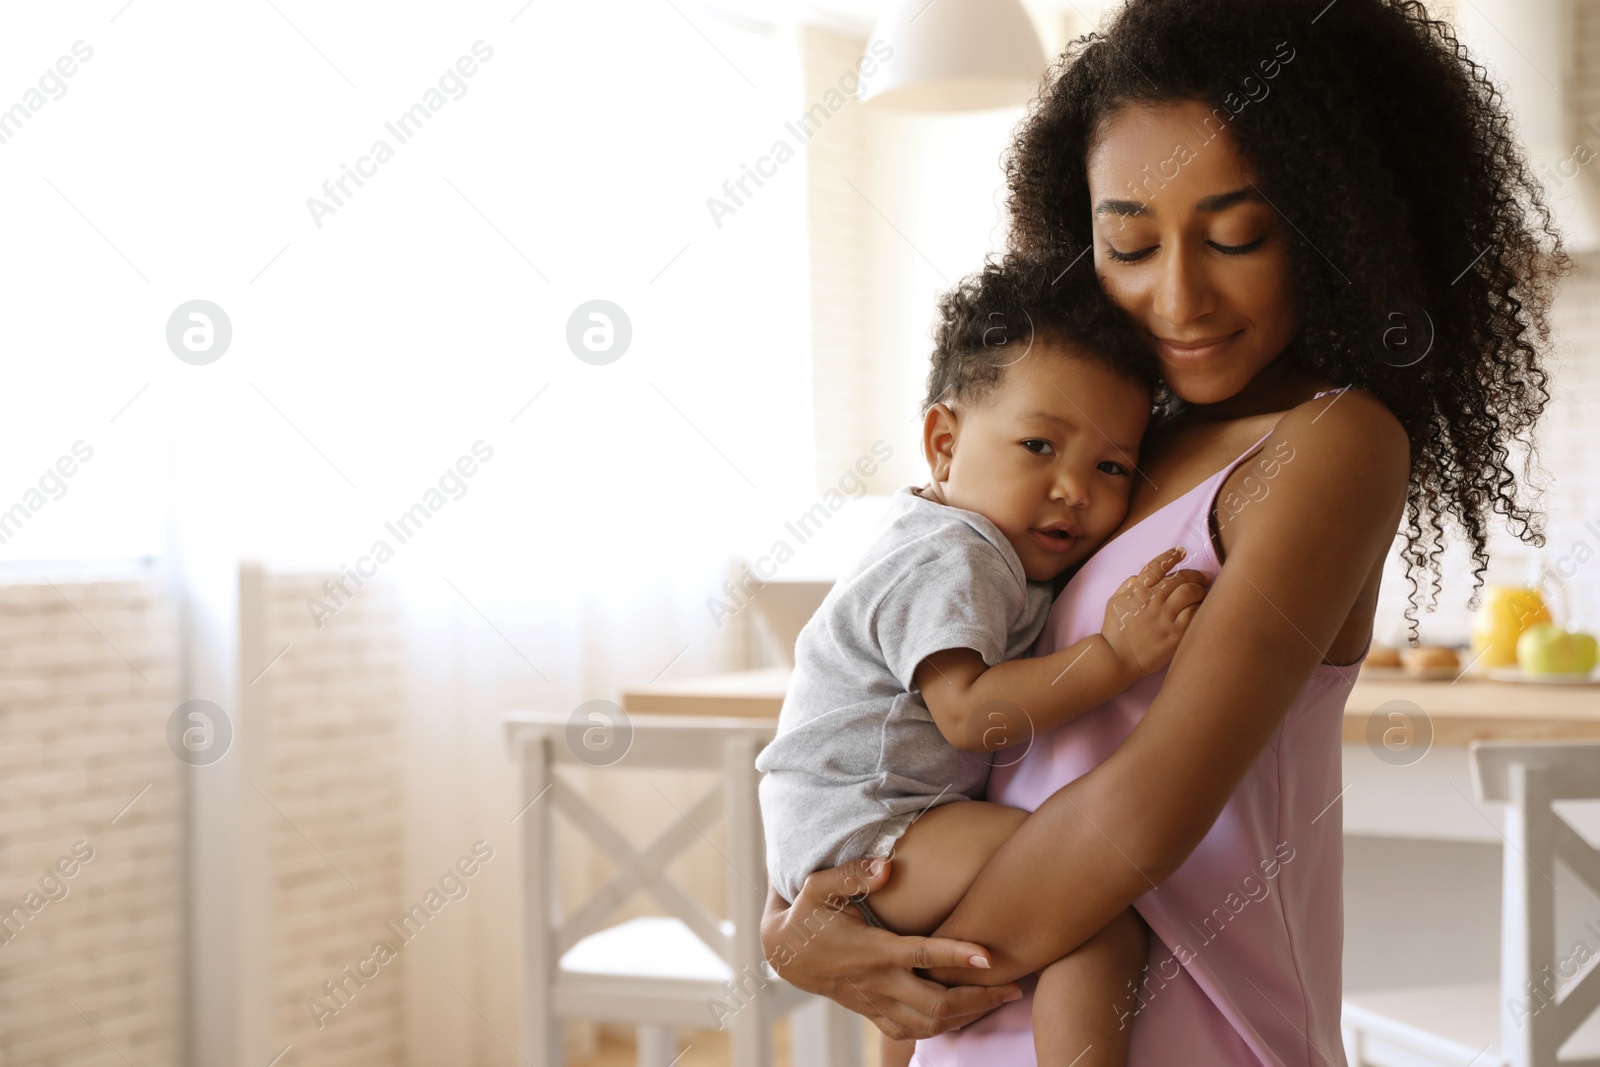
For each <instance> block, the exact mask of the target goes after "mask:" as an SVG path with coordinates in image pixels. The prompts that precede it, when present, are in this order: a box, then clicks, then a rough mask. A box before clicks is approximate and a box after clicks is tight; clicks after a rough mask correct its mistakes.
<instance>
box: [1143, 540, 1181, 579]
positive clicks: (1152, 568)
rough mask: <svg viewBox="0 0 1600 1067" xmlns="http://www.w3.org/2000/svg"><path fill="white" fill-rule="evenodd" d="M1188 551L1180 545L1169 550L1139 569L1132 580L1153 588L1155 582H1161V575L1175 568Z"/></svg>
mask: <svg viewBox="0 0 1600 1067" xmlns="http://www.w3.org/2000/svg"><path fill="white" fill-rule="evenodd" d="M1188 551H1189V550H1188V549H1186V548H1184V547H1183V546H1182V545H1178V546H1177V547H1175V548H1169V549H1167V550H1166V551H1165V552H1163V553H1161V555H1159V556H1157V557H1156V558H1155V559H1153V560H1151V561H1150V562H1149V563H1146V564H1145V565H1144V566H1143V567H1141V568H1140V569H1139V573H1138V574H1136V575H1134V578H1135V579H1137V580H1138V584H1140V585H1143V586H1146V587H1153V586H1154V585H1155V584H1156V583H1157V582H1159V581H1161V578H1162V575H1164V574H1166V573H1167V572H1168V571H1169V570H1171V569H1172V568H1173V567H1175V566H1176V565H1177V563H1178V561H1179V560H1180V559H1182V558H1183V557H1184V556H1186V555H1188Z"/></svg>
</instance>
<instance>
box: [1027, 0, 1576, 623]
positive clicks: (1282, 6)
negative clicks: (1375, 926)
mask: <svg viewBox="0 0 1600 1067" xmlns="http://www.w3.org/2000/svg"><path fill="white" fill-rule="evenodd" d="M1191 99H1192V100H1197V101H1200V102H1201V103H1203V104H1204V105H1205V106H1207V107H1210V108H1214V109H1216V110H1215V111H1213V118H1214V119H1216V120H1218V121H1216V122H1213V123H1208V124H1207V126H1208V129H1207V130H1206V131H1197V132H1200V133H1202V134H1203V135H1205V134H1211V133H1212V132H1213V130H1214V128H1216V127H1222V126H1223V124H1224V123H1225V127H1224V128H1226V129H1227V130H1228V131H1230V132H1231V133H1232V135H1233V136H1234V138H1235V139H1236V141H1235V143H1236V144H1237V145H1238V146H1239V149H1240V151H1241V152H1242V154H1243V158H1244V159H1245V160H1246V163H1247V166H1248V168H1249V169H1250V171H1251V172H1252V177H1253V180H1254V182H1255V183H1256V185H1257V187H1258V188H1259V189H1260V190H1261V191H1262V193H1263V194H1264V195H1265V196H1266V197H1267V199H1268V200H1270V201H1271V203H1272V204H1273V206H1274V207H1275V208H1276V209H1277V210H1278V212H1279V213H1280V214H1281V215H1282V216H1283V217H1284V218H1285V219H1286V220H1287V222H1288V223H1289V229H1288V230H1286V231H1285V232H1286V233H1288V234H1289V235H1290V245H1291V252H1290V261H1291V263H1292V270H1293V275H1294V277H1293V281H1292V291H1293V293H1294V299H1295V302H1296V307H1297V309H1298V315H1299V319H1298V321H1299V330H1298V332H1297V335H1296V337H1295V338H1294V340H1293V341H1291V343H1290V345H1289V347H1288V348H1287V349H1286V350H1285V352H1284V354H1283V356H1281V357H1280V358H1289V359H1293V360H1295V361H1296V362H1297V363H1299V364H1301V365H1302V366H1304V367H1305V368H1307V369H1308V370H1310V371H1312V372H1315V373H1317V374H1319V375H1321V376H1323V377H1326V378H1329V379H1331V380H1333V381H1336V382H1339V383H1340V384H1349V385H1353V386H1357V387H1360V388H1363V389H1367V390H1370V391H1371V392H1373V393H1374V394H1376V395H1377V396H1378V397H1380V398H1381V399H1382V400H1383V402H1384V403H1385V404H1386V405H1388V407H1389V409H1390V410H1391V411H1392V412H1393V413H1394V414H1395V416H1396V417H1397V418H1398V419H1399V420H1400V422H1401V423H1402V424H1403V425H1404V426H1405V428H1406V432H1407V435H1408V436H1409V438H1410V442H1411V479H1410V485H1409V488H1408V491H1407V499H1406V522H1405V527H1404V532H1405V536H1406V546H1405V548H1404V550H1403V552H1402V558H1403V559H1404V560H1405V563H1406V565H1407V578H1408V580H1409V582H1410V585H1411V596H1410V598H1409V600H1408V604H1407V608H1406V619H1407V621H1408V622H1409V624H1410V631H1411V636H1412V638H1413V639H1415V637H1416V626H1417V621H1416V618H1415V615H1414V612H1415V609H1416V603H1415V600H1416V593H1417V590H1418V582H1417V575H1418V574H1419V572H1422V571H1428V572H1430V573H1431V582H1430V593H1429V598H1428V599H1429V606H1430V607H1431V606H1432V603H1433V601H1434V598H1435V597H1436V596H1437V594H1438V592H1439V589H1440V583H1439V579H1440V574H1439V556H1440V554H1441V553H1442V552H1443V550H1444V543H1443V534H1444V520H1446V519H1449V518H1453V519H1454V520H1455V521H1456V523H1457V524H1458V525H1459V526H1460V528H1461V529H1462V531H1463V532H1464V533H1465V535H1466V537H1467V539H1468V541H1469V542H1470V544H1471V546H1472V558H1473V574H1474V585H1473V593H1472V599H1471V602H1470V603H1469V607H1471V608H1476V607H1477V605H1478V589H1479V587H1480V586H1481V585H1482V583H1483V575H1484V572H1485V571H1486V570H1487V567H1488V551H1487V547H1486V542H1487V536H1486V527H1487V524H1488V519H1489V512H1490V511H1491V510H1492V511H1493V512H1497V513H1499V514H1501V515H1504V516H1505V517H1506V520H1507V524H1508V526H1509V527H1510V528H1511V530H1512V531H1513V532H1514V533H1515V535H1516V536H1517V537H1518V538H1519V539H1521V540H1522V541H1524V542H1527V543H1530V544H1534V545H1543V544H1544V532H1543V516H1542V514H1541V513H1539V512H1537V511H1533V510H1529V509H1526V508H1524V507H1522V506H1521V505H1519V503H1518V502H1517V498H1516V479H1515V478H1514V477H1513V475H1512V472H1511V470H1510V468H1509V467H1508V465H1507V458H1508V455H1509V449H1508V445H1509V443H1510V442H1511V441H1513V440H1517V439H1524V442H1523V443H1524V444H1525V445H1526V446H1527V447H1528V448H1529V449H1530V452H1529V455H1528V460H1529V464H1528V465H1525V466H1524V471H1523V473H1524V476H1525V477H1526V476H1527V475H1528V473H1529V470H1528V467H1529V466H1531V462H1532V458H1533V454H1532V451H1531V449H1532V442H1531V440H1526V439H1525V438H1526V435H1527V434H1528V433H1529V431H1530V430H1531V428H1532V427H1533V425H1534V424H1535V422H1536V421H1537V419H1538V417H1539V415H1540V414H1541V413H1542V412H1543V410H1544V406H1545V404H1546V403H1547V402H1548V400H1549V399H1550V397H1549V393H1548V392H1547V391H1546V389H1545V383H1546V375H1545V371H1544V369H1543V367H1542V366H1541V353H1542V351H1543V350H1544V349H1545V348H1546V347H1547V346H1548V343H1549V340H1550V323H1549V320H1548V312H1549V307H1550V303H1551V300H1552V298H1553V296H1554V293H1555V288H1556V282H1557V281H1558V279H1559V278H1560V276H1561V275H1562V274H1564V273H1566V272H1567V271H1568V270H1569V269H1570V268H1571V266H1572V263H1571V261H1570V259H1568V257H1567V256H1566V254H1565V252H1564V251H1563V250H1562V247H1561V243H1560V238H1559V236H1558V234H1557V233H1556V232H1555V231H1554V230H1553V229H1552V227H1551V217H1550V212H1549V210H1548V209H1547V208H1546V206H1545V204H1544V200H1543V196H1544V192H1543V187H1542V186H1541V184H1540V182H1539V181H1538V179H1537V178H1536V177H1535V176H1534V174H1533V172H1532V169H1531V167H1530V166H1529V164H1528V162H1527V160H1526V158H1525V156H1524V154H1523V152H1522V150H1521V148H1520V147H1519V145H1518V143H1517V141H1516V139H1515V137H1514V129H1513V125H1512V121H1511V119H1510V117H1509V116H1508V114H1507V109H1506V106H1505V100H1504V97H1503V95H1502V94H1501V93H1500V91H1499V90H1498V89H1497V88H1496V87H1495V85H1494V84H1493V83H1492V82H1491V81H1490V80H1489V78H1488V77H1487V73H1486V71H1485V69H1484V68H1483V67H1482V66H1481V65H1479V64H1477V63H1475V62H1474V61H1473V60H1472V58H1471V57H1470V56H1469V55H1468V54H1467V51H1466V49H1465V48H1464V47H1463V46H1462V44H1461V43H1460V42H1459V41H1458V40H1457V38H1456V36H1455V34H1454V32H1453V31H1452V30H1451V28H1450V26H1449V25H1447V24H1446V23H1445V22H1442V21H1440V20H1438V19H1435V18H1431V17H1430V16H1429V15H1428V12H1427V10H1426V9H1425V8H1424V6H1423V5H1422V4H1421V3H1419V2H1417V0H1336V2H1334V3H1329V2H1328V0H1129V3H1128V4H1127V5H1126V6H1125V7H1124V8H1122V9H1121V10H1120V11H1119V12H1118V13H1117V15H1116V16H1115V17H1114V18H1113V19H1112V20H1111V21H1110V22H1109V24H1108V25H1107V26H1106V28H1105V29H1104V30H1103V31H1102V32H1097V33H1090V34H1086V35H1084V36H1082V37H1079V38H1077V39H1076V40H1074V41H1073V42H1071V44H1070V45H1068V47H1067V50H1066V51H1065V53H1064V54H1063V55H1062V57H1061V58H1060V60H1059V61H1058V62H1057V63H1056V65H1055V66H1054V67H1053V68H1052V69H1051V70H1050V71H1049V72H1048V74H1047V75H1046V79H1045V83H1044V87H1043V89H1042V91H1041V95H1040V98H1039V99H1038V100H1037V101H1036V102H1035V103H1034V105H1033V107H1032V109H1031V111H1030V113H1029V115H1028V116H1027V118H1026V119H1025V120H1024V122H1023V124H1022V126H1021V127H1020V129H1019V131H1018V137H1017V140H1016V143H1015V144H1014V145H1013V147H1012V149H1011V150H1010V152H1009V154H1008V156H1007V159H1006V174H1007V179H1008V184H1009V187H1010V192H1009V200H1008V205H1009V209H1010V215H1011V233H1010V242H1009V243H1010V247H1011V249H1012V250H1013V251H1015V252H1018V253H1021V254H1025V255H1028V256H1031V257H1038V258H1042V259H1045V260H1048V261H1052V262H1058V263H1062V264H1068V263H1074V262H1076V261H1077V258H1078V257H1079V256H1080V255H1081V254H1083V253H1085V252H1086V251H1087V250H1088V249H1089V248H1090V245H1091V241H1092V233H1091V228H1090V204H1089V183H1088V175H1087V169H1086V163H1087V158H1088V154H1089V150H1090V149H1091V147H1092V146H1093V143H1094V139H1095V137H1096V135H1097V134H1098V133H1099V132H1100V131H1101V130H1102V129H1103V126H1104V124H1105V123H1106V121H1107V119H1108V118H1109V117H1111V115H1112V114H1113V113H1114V112H1115V111H1116V110H1117V109H1118V108H1119V107H1121V106H1123V105H1126V104H1135V105H1138V104H1157V103H1168V102H1174V101H1179V100H1191ZM1199 150H1201V151H1203V150H1204V149H1203V148H1201V149H1199ZM1157 162H1158V161H1152V163H1157ZM1171 176H1172V174H1170V173H1169V174H1168V175H1167V177H1169V178H1170V177H1171ZM1396 327H1401V328H1402V329H1399V330H1397V329H1395V328H1396ZM1406 330H1409V331H1410V332H1411V335H1412V336H1411V337H1410V338H1409V339H1410V341H1411V347H1410V348H1409V349H1407V348H1404V347H1401V346H1400V344H1399V343H1398V342H1401V341H1403V340H1406V337H1405V331H1406ZM1430 337H1431V347H1424V344H1423V342H1425V341H1427V340H1429V338H1430ZM1419 349H1421V350H1423V351H1426V352H1427V354H1426V355H1425V356H1423V357H1422V358H1420V359H1417V358H1416V355H1415V353H1416V352H1417V351H1418V350H1419ZM1158 400H1159V401H1160V402H1161V403H1162V404H1163V410H1165V411H1170V410H1174V409H1175V408H1176V407H1177V406H1178V405H1177V402H1176V400H1175V399H1174V398H1172V397H1171V396H1170V395H1167V396H1163V397H1161V398H1158Z"/></svg>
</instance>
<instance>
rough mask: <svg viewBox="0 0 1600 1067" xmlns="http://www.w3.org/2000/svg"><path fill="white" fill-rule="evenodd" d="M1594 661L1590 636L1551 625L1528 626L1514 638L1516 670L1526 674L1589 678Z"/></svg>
mask: <svg viewBox="0 0 1600 1067" xmlns="http://www.w3.org/2000/svg"><path fill="white" fill-rule="evenodd" d="M1595 660H1596V644H1595V639H1594V637H1593V636H1592V635H1590V634H1574V633H1568V632H1567V631H1565V630H1563V629H1561V628H1560V627H1559V626H1556V625H1554V624H1553V623H1548V622H1541V623H1539V624H1537V625H1535V626H1530V627H1528V629H1527V630H1525V631H1524V632H1523V634H1522V636H1521V637H1519V638H1517V666H1519V667H1521V668H1522V669H1523V670H1525V671H1527V672H1528V673H1529V674H1588V673H1589V672H1590V671H1592V670H1594V665H1595Z"/></svg>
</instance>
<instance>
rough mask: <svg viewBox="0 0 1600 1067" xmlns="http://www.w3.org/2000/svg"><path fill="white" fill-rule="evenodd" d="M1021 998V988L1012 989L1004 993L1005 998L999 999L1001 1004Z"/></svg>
mask: <svg viewBox="0 0 1600 1067" xmlns="http://www.w3.org/2000/svg"><path fill="white" fill-rule="evenodd" d="M1021 999H1022V990H1020V989H1014V990H1012V991H1011V992H1009V993H1007V994H1006V999H1005V1000H1003V1001H1001V1003H1002V1004H1010V1003H1011V1002H1012V1001H1013V1000H1021Z"/></svg>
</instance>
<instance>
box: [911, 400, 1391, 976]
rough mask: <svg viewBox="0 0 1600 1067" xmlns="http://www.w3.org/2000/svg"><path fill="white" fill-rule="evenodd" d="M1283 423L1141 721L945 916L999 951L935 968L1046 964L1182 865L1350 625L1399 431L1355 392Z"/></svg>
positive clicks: (1378, 532) (1380, 534) (962, 934)
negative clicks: (1266, 473)
mask: <svg viewBox="0 0 1600 1067" xmlns="http://www.w3.org/2000/svg"><path fill="white" fill-rule="evenodd" d="M1319 411H1320V414H1317V412H1319ZM1272 436H1273V438H1274V439H1279V440H1287V441H1289V442H1290V443H1291V444H1292V445H1293V447H1294V449H1295V453H1294V454H1295V462H1294V463H1293V464H1290V465H1285V466H1284V467H1282V468H1281V469H1280V471H1279V473H1278V475H1277V477H1276V478H1275V479H1274V480H1273V482H1272V484H1271V487H1270V490H1269V492H1268V493H1267V495H1266V496H1264V497H1263V498H1261V499H1260V500H1259V501H1255V502H1252V504H1251V506H1250V507H1249V508H1248V509H1246V510H1245V511H1244V512H1242V513H1241V514H1240V515H1239V517H1238V518H1237V519H1236V520H1235V521H1234V523H1233V526H1232V529H1231V533H1232V535H1233V540H1232V544H1231V545H1230V547H1229V552H1228V558H1227V561H1226V563H1225V564H1224V566H1223V567H1222V569H1221V572H1220V573H1219V574H1218V576H1217V579H1216V581H1215V582H1213V583H1212V586H1211V589H1210V591H1209V592H1208V593H1207V595H1206V599H1205V602H1204V603H1203V604H1202V605H1201V607H1200V609H1199V610H1198V611H1197V612H1196V613H1195V617H1194V620H1193V622H1192V623H1191V625H1190V626H1189V630H1188V633H1187V635H1186V636H1185V638H1184V640H1183V641H1182V643H1181V644H1180V645H1179V646H1178V651H1177V653H1176V655H1174V656H1173V659H1172V664H1171V666H1170V668H1169V669H1168V673H1167V677H1166V679H1165V681H1164V683H1163V685H1162V688H1161V692H1160V694H1159V695H1158V696H1157V697H1156V699H1155V700H1154V701H1153V702H1152V703H1151V706H1150V709H1149V710H1148V711H1147V712H1146V713H1145V716H1144V718H1143V720H1142V721H1141V722H1140V724H1139V725H1138V726H1137V727H1136V728H1135V729H1134V730H1133V732H1132V733H1131V734H1130V735H1129V737H1128V739H1127V740H1126V741H1125V742H1124V743H1123V744H1122V745H1121V747H1119V748H1118V749H1117V750H1116V751H1115V752H1113V753H1112V754H1111V755H1110V757H1108V758H1107V759H1106V760H1105V762H1103V763H1102V764H1100V766H1098V767H1096V768H1095V769H1093V770H1091V771H1090V772H1089V773H1088V774H1086V775H1084V776H1083V777H1081V778H1079V779H1077V780H1076V781H1074V782H1071V783H1069V784H1068V785H1066V786H1065V787H1063V788H1062V789H1060V790H1058V791H1057V792H1056V793H1055V794H1053V795H1052V796H1051V797H1050V798H1049V799H1048V800H1046V801H1045V803H1044V804H1042V805H1041V806H1040V807H1039V809H1038V810H1037V811H1036V812H1035V813H1034V815H1033V816H1032V817H1030V818H1029V819H1028V820H1027V821H1026V822H1025V823H1024V824H1023V825H1022V827H1021V829H1019V830H1018V831H1017V833H1016V834H1014V835H1013V836H1012V837H1011V838H1010V839H1009V840H1008V841H1007V842H1006V843H1005V844H1004V845H1003V846H1001V848H1000V851H999V852H997V853H996V854H995V856H994V859H993V860H992V861H991V862H990V863H989V865H988V866H987V867H985V868H984V870H983V872H982V873H981V874H980V875H979V876H978V879H977V881H976V882H974V883H973V885H972V887H971V889H970V890H968V892H967V895H966V896H965V897H964V898H963V899H962V901H961V903H960V904H959V905H958V906H957V908H956V910H955V911H954V912H953V913H952V914H951V915H950V917H949V918H948V919H946V920H945V922H944V923H943V924H942V925H941V926H940V927H939V928H938V929H937V930H935V931H934V936H936V937H952V938H960V939H966V940H973V941H978V942H981V943H982V944H984V945H986V946H988V948H989V950H990V963H991V966H990V967H989V968H988V969H986V970H978V969H975V968H972V967H967V966H961V965H957V966H953V967H951V966H941V967H936V968H933V969H931V970H930V971H929V974H930V976H931V977H933V978H935V979H937V980H939V981H941V982H950V983H977V984H984V983H999V982H1009V981H1012V980H1014V979H1016V978H1018V977H1020V976H1022V975H1025V974H1029V973H1031V972H1033V971H1036V970H1038V969H1039V968H1040V967H1042V966H1044V965H1045V964H1047V963H1049V962H1051V961H1052V960H1056V959H1059V958H1060V957H1061V956H1063V955H1065V954H1066V953H1067V952H1070V951H1071V950H1072V949H1074V948H1076V947H1077V946H1079V945H1080V944H1082V943H1083V942H1084V941H1086V940H1088V939H1089V938H1090V937H1091V936H1093V934H1094V933H1095V932H1096V931H1098V930H1099V929H1100V928H1101V927H1103V926H1104V925H1105V924H1106V923H1107V922H1108V921H1110V919H1111V918H1112V916H1114V915H1116V914H1117V913H1118V912H1119V911H1121V910H1122V909H1123V908H1125V907H1127V906H1128V905H1129V904H1131V903H1132V902H1133V901H1134V900H1135V899H1136V898H1138V897H1139V896H1142V895H1143V894H1144V893H1145V892H1147V891H1148V890H1150V889H1151V888H1153V887H1154V886H1155V885H1156V884H1157V883H1159V882H1160V881H1162V880H1163V879H1164V878H1166V877H1167V876H1168V875H1169V874H1171V873H1172V872H1173V871H1175V870H1176V869H1177V868H1178V867H1179V866H1180V865H1181V864H1182V863H1183V861H1184V860H1185V859H1186V858H1187V857H1188V855H1189V853H1190V852H1192V851H1193V850H1194V848H1195V847H1196V846H1197V845H1198V844H1199V843H1200V841H1201V840H1202V839H1203V838H1204V837H1205V835H1206V834H1207V833H1208V832H1209V831H1210V829H1211V825H1212V823H1213V822H1215V821H1216V818H1217V816H1218V815H1219V814H1220V813H1221V811H1222V809H1223V807H1224V806H1225V805H1226V804H1227V801H1228V798H1229V797H1230V796H1231V795H1232V793H1233V791H1234V789H1235V788H1236V787H1237V786H1238V784H1239V782H1240V780H1241V779H1242V778H1243V777H1244V775H1245V772H1246V771H1247V770H1248V769H1249V768H1250V765H1251V764H1252V763H1254V762H1255V760H1256V758H1257V756H1258V755H1259V754H1260V753H1261V750H1262V748H1263V747H1264V746H1265V745H1266V743H1267V741H1268V740H1269V739H1270V738H1271V736H1272V734H1273V733H1274V731H1276V730H1277V728H1278V725H1279V723H1280V722H1281V721H1282V719H1283V715H1284V713H1285V712H1286V711H1287V710H1288V707H1289V705H1290V704H1291V703H1293V701H1294V699H1295V697H1296V696H1297V695H1298V694H1299V693H1300V691H1301V689H1302V688H1303V687H1304V685H1305V683H1306V681H1307V680H1308V678H1309V677H1310V675H1311V672H1312V670H1313V669H1314V668H1315V667H1316V665H1317V664H1318V663H1319V662H1320V661H1321V660H1322V658H1323V655H1324V650H1326V649H1327V648H1328V647H1329V645H1330V644H1331V643H1332V642H1333V640H1334V638H1335V637H1336V636H1337V635H1338V633H1339V630H1340V627H1341V626H1342V625H1343V623H1344V622H1345V620H1346V619H1347V617H1348V616H1349V614H1350V611H1351V610H1352V608H1353V607H1354V605H1355V602H1356V600H1357V598H1358V596H1359V594H1360V592H1361V589H1362V587H1363V585H1364V583H1365V582H1366V580H1367V578H1368V577H1369V576H1370V574H1371V572H1372V570H1373V568H1374V567H1375V566H1377V565H1378V564H1379V563H1380V562H1381V561H1382V559H1383V557H1384V555H1385V553H1386V552H1387V550H1388V547H1389V545H1390V543H1391V542H1392V541H1393V539H1394V535H1395V531H1396V529H1397V528H1398V526H1399V522H1400V517H1401V515H1402V513H1403V508H1404V503H1405V494H1406V485H1407V480H1408V475H1409V468H1410V452H1409V444H1408V441H1407V439H1406V435H1405V431H1404V429H1403V428H1402V427H1401V426H1400V424H1399V422H1398V421H1397V420H1396V419H1395V418H1394V416H1393V415H1392V414H1391V413H1390V412H1389V411H1388V410H1387V409H1386V408H1384V407H1383V405H1382V404H1381V403H1380V402H1379V401H1378V400H1377V399H1376V398H1375V397H1373V396H1372V395H1371V394H1369V393H1365V392H1360V391H1355V390H1352V391H1351V392H1350V393H1348V394H1345V395H1344V396H1343V397H1341V401H1340V402H1339V403H1336V404H1333V405H1330V406H1323V405H1314V406H1313V405H1301V406H1300V407H1299V408H1296V409H1294V410H1292V411H1290V412H1288V413H1287V414H1285V415H1284V416H1283V418H1282V419H1281V420H1280V421H1279V423H1278V426H1277V428H1276V429H1275V430H1274V431H1273V435H1272ZM1333 799H1334V798H1332V797H1330V798H1329V800H1330V801H1331V800H1333Z"/></svg>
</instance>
